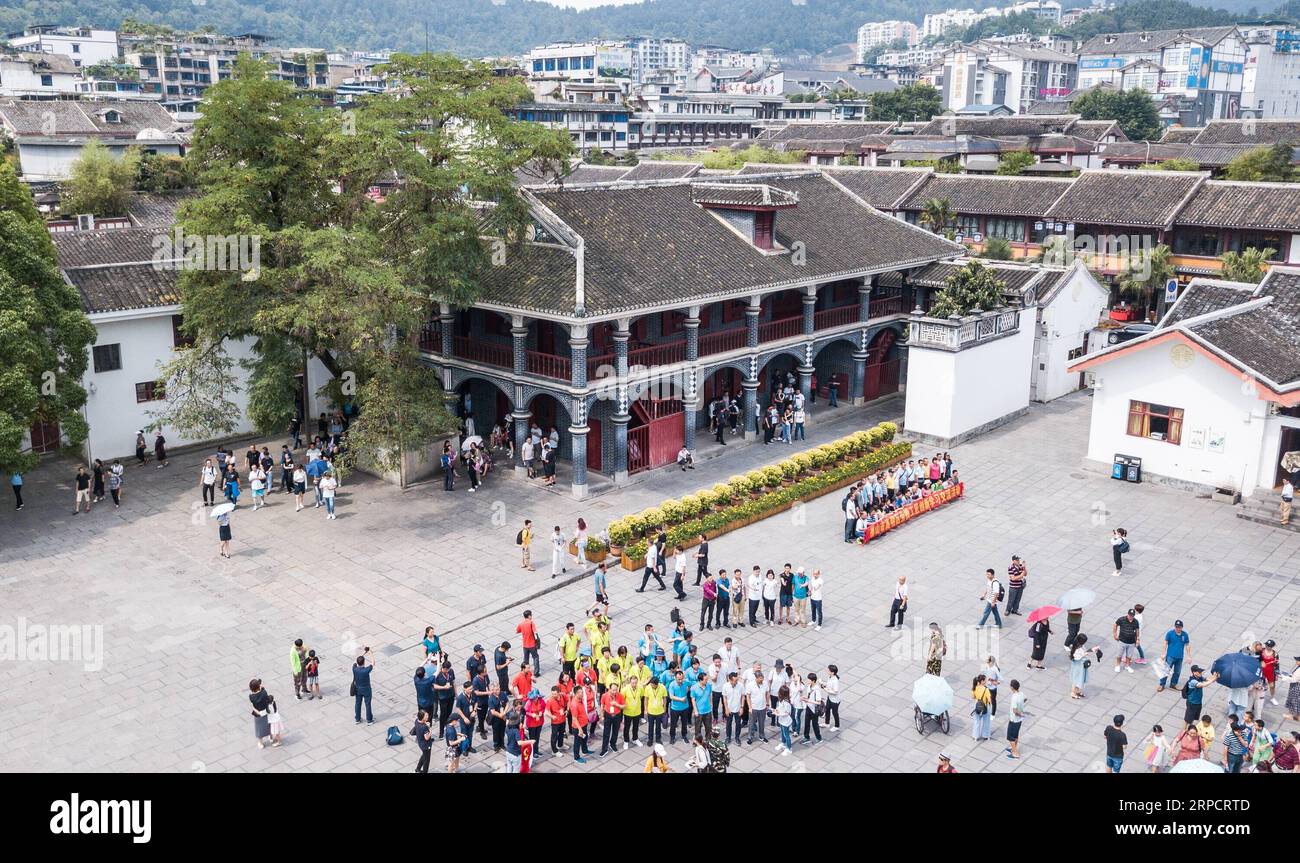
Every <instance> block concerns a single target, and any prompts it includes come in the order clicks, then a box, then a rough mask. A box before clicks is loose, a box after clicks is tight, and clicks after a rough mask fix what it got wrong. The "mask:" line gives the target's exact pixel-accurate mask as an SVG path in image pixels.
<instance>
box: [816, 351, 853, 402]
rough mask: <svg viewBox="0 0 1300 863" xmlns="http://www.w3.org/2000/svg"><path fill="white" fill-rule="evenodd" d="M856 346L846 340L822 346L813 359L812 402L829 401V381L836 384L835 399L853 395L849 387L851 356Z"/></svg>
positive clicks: (851, 374)
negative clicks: (813, 384) (813, 386)
mask: <svg viewBox="0 0 1300 863" xmlns="http://www.w3.org/2000/svg"><path fill="white" fill-rule="evenodd" d="M857 349H858V346H857V344H855V343H854V342H852V341H850V340H848V339H837V340H835V341H833V342H830V343H829V344H826V345H823V346H822V348H821V350H819V351H818V352H817V355H816V356H815V357H813V369H814V370H815V371H814V372H813V382H814V383H815V384H816V386H815V388H814V390H813V401H814V402H815V401H817V399H825V400H828V401H829V400H830V385H831V381H834V382H835V384H836V399H837V401H838V399H843V398H848V397H851V396H852V395H853V393H852V392H851V391H850V386H851V385H852V381H853V354H854V352H855V351H857Z"/></svg>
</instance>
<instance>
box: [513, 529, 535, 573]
mask: <svg viewBox="0 0 1300 863" xmlns="http://www.w3.org/2000/svg"><path fill="white" fill-rule="evenodd" d="M532 544H533V520H532V519H530V518H526V519H524V527H523V529H522V530H520V531H519V533H518V534H517V535H516V536H515V545H517V546H519V551H520V553H521V555H522V558H521V562H520V564H519V566H520V568H521V569H526V570H528V571H529V572H536V571H537V569H536V567H534V566H533V561H532V558H531V554H530V548H531V546H532Z"/></svg>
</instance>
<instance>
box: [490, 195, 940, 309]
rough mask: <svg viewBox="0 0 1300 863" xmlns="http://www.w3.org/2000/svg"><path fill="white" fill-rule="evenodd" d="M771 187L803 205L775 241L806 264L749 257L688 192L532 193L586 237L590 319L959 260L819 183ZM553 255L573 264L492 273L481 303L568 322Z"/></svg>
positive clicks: (566, 287) (546, 263) (525, 265)
mask: <svg viewBox="0 0 1300 863" xmlns="http://www.w3.org/2000/svg"><path fill="white" fill-rule="evenodd" d="M713 179H714V180H716V181H717V182H720V183H721V182H726V179H725V178H713ZM749 179H750V178H749V177H738V178H737V181H738V182H742V183H743V182H745V181H748V180H749ZM712 182H713V181H712V180H711V183H712ZM771 185H773V186H775V187H777V188H780V189H782V190H783V191H786V192H791V193H793V194H795V195H797V196H798V200H799V203H798V206H796V207H792V208H790V209H786V210H782V211H781V212H780V213H778V214H777V216H776V225H775V234H776V241H777V242H778V243H779V244H780V245H781V246H783V247H785V248H787V249H790V248H793V247H794V244H795V243H800V244H801V246H800V249H801V251H802V253H803V254H802V256H801V258H800V261H801V262H796V260H794V259H793V256H792V255H790V254H764V253H763V252H761V251H759V250H757V249H755V248H753V247H752V246H751V245H750V244H749V243H747V242H745V240H743V239H742V238H741V237H739V236H737V235H736V234H735V233H734V232H733V231H732V230H731V229H730V228H729V227H727V226H726V225H724V224H723V223H722V222H721V221H719V219H718V218H716V217H715V216H714V215H713V214H711V213H709V212H708V211H706V210H704V209H703V208H701V207H699V206H698V205H696V204H693V203H692V202H691V193H692V183H690V182H689V181H682V182H678V183H664V184H655V185H647V186H642V185H613V186H590V187H586V188H573V187H566V188H564V189H557V188H550V187H547V188H536V189H532V190H530V191H531V194H532V195H534V196H535V197H536V199H537V200H538V201H539V202H540V203H541V204H542V205H543V206H545V207H546V208H547V209H549V210H550V211H551V213H553V214H554V215H555V217H557V218H559V219H560V220H561V221H562V222H564V224H565V225H566V226H567V228H568V229H569V230H571V231H572V232H573V233H575V234H576V235H578V236H580V237H581V238H582V241H583V247H584V257H583V261H584V275H585V278H584V295H585V310H586V313H587V315H588V316H596V315H608V314H615V313H619V312H624V311H631V310H635V309H641V308H647V307H655V306H667V305H684V304H686V303H688V302H690V301H692V300H700V301H706V302H707V301H710V300H713V299H718V298H723V297H727V296H743V295H746V294H748V293H752V292H753V291H755V290H762V289H767V288H775V287H779V286H781V285H786V284H799V283H804V282H807V281H813V280H829V279H831V278H837V277H847V276H849V275H852V274H862V273H868V272H871V271H877V270H879V271H884V270H890V269H895V268H899V267H906V266H916V265H918V264H925V263H929V262H931V261H934V260H939V259H943V258H947V257H953V256H955V255H958V254H961V253H962V251H963V250H962V248H961V247H960V246H957V245H956V244H954V243H950V242H948V241H946V240H944V239H942V238H941V237H937V236H934V235H933V234H930V233H929V232H927V231H923V230H921V229H919V228H916V227H913V226H911V225H907V224H905V223H903V222H901V221H900V220H898V219H893V218H891V217H889V216H885V215H883V214H881V213H879V212H877V211H875V210H873V209H871V208H870V207H867V206H864V205H862V204H861V203H859V202H858V201H856V200H854V199H853V198H852V197H851V196H850V195H847V194H845V193H844V191H843V190H842V189H840V188H839V187H838V186H836V185H835V184H834V183H832V182H830V181H829V180H827V179H826V178H825V177H822V176H820V175H819V174H816V173H813V172H799V173H795V174H792V175H790V176H788V177H786V178H783V179H781V180H780V181H779V182H776V181H772V182H771ZM560 255H568V253H567V252H564V251H562V250H556V251H549V250H548V251H547V252H543V253H542V254H541V255H540V256H539V259H532V258H529V259H526V260H524V261H521V262H519V263H517V264H507V266H506V267H502V268H495V270H497V271H499V272H491V273H489V274H488V278H487V284H486V290H485V293H484V301H485V302H488V303H495V304H499V305H503V306H510V307H517V308H526V309H533V310H537V309H539V308H542V307H543V306H544V307H545V309H546V310H547V311H551V312H553V313H558V314H572V311H573V305H574V300H573V297H574V288H575V286H574V275H573V272H572V269H571V267H570V265H569V264H567V263H566V262H564V261H563V259H562V258H560V257H559V256H560ZM509 257H510V256H508V259H509ZM570 257H571V256H570ZM512 266H514V267H519V268H521V269H520V270H518V271H516V270H514V269H511V267H512ZM521 273H522V274H523V275H524V276H525V277H527V279H529V281H528V283H527V284H524V283H522V282H521V280H520V279H521V276H520V274H521Z"/></svg>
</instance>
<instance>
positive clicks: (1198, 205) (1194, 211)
mask: <svg viewBox="0 0 1300 863" xmlns="http://www.w3.org/2000/svg"><path fill="white" fill-rule="evenodd" d="M1176 223H1177V224H1179V225H1200V226H1205V227H1232V228H1246V229H1255V230H1283V231H1300V183H1236V182H1229V181H1222V180H1209V181H1207V182H1205V183H1204V184H1202V186H1201V187H1200V188H1199V189H1197V190H1196V194H1194V195H1193V196H1192V198H1191V200H1190V201H1188V202H1187V206H1185V207H1183V209H1182V210H1181V211H1180V212H1179V213H1178V218H1177V219H1176ZM1279 251H1282V250H1279Z"/></svg>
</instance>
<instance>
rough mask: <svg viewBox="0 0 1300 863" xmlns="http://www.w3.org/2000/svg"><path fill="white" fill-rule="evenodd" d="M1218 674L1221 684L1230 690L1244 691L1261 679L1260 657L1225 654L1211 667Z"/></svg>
mask: <svg viewBox="0 0 1300 863" xmlns="http://www.w3.org/2000/svg"><path fill="white" fill-rule="evenodd" d="M1210 671H1211V672H1212V673H1214V672H1217V673H1218V675H1219V683H1221V684H1223V685H1224V686H1226V687H1228V688H1229V689H1242V688H1244V687H1247V686H1250V685H1251V684H1252V683H1254V682H1255V681H1257V680H1259V678H1260V670H1259V657H1258V656H1253V655H1251V654H1249V653H1225V654H1223V656H1220V657H1219V658H1218V659H1216V660H1214V664H1213V665H1211V666H1210Z"/></svg>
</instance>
